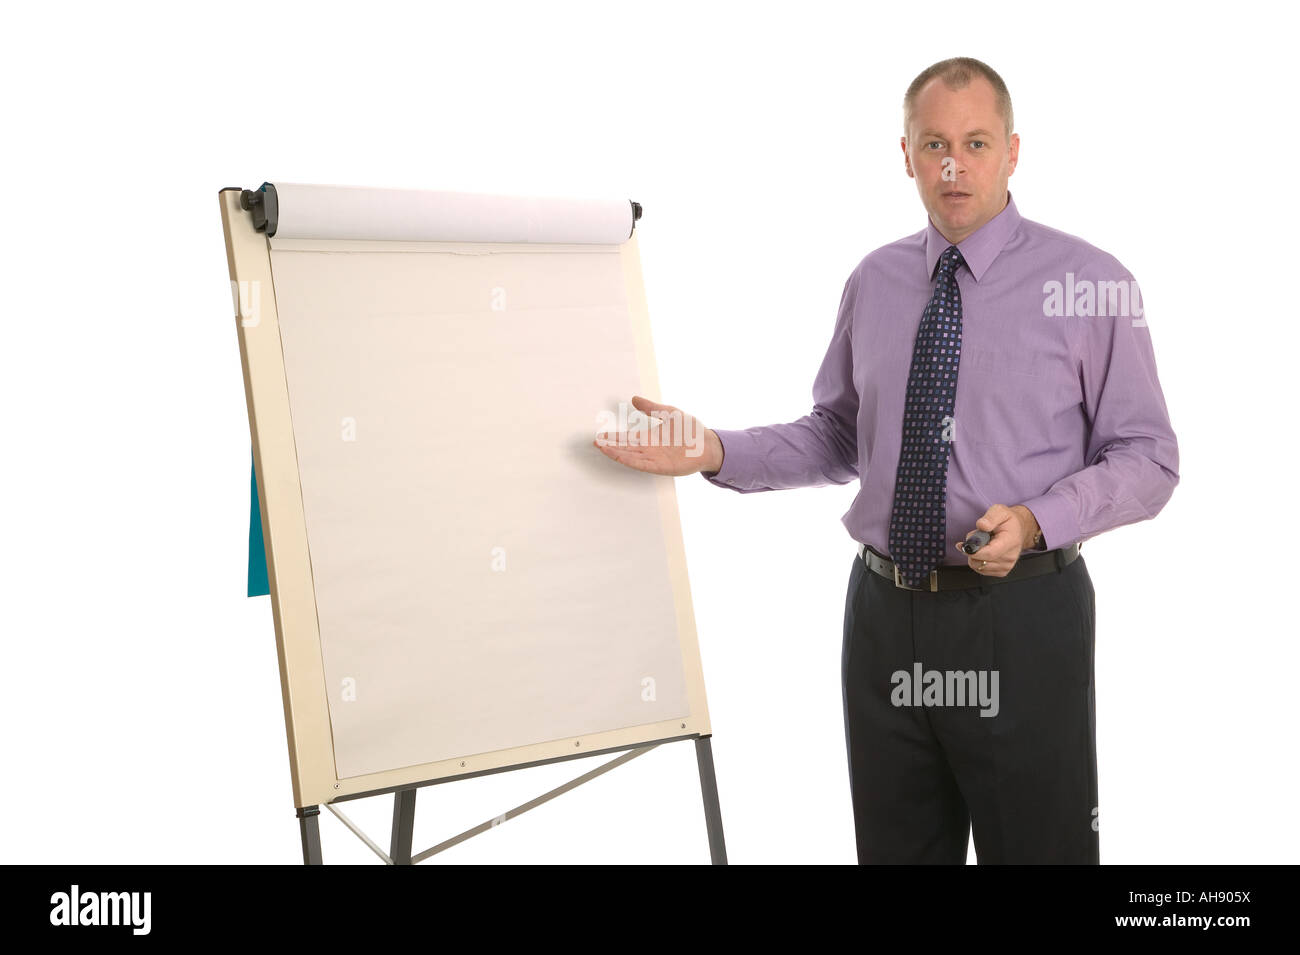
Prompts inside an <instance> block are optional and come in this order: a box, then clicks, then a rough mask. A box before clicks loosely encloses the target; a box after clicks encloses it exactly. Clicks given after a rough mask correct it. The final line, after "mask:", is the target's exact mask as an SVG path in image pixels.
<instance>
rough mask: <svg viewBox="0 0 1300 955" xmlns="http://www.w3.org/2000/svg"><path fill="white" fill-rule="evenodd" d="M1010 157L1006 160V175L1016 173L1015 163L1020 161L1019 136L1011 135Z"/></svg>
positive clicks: (1017, 134) (1016, 134)
mask: <svg viewBox="0 0 1300 955" xmlns="http://www.w3.org/2000/svg"><path fill="white" fill-rule="evenodd" d="M1010 152H1011V156H1010V158H1009V159H1008V160H1007V175H1008V176H1009V175H1011V174H1012V173H1013V172H1015V171H1016V163H1018V162H1019V161H1020V134H1019V133H1012V134H1011V150H1010Z"/></svg>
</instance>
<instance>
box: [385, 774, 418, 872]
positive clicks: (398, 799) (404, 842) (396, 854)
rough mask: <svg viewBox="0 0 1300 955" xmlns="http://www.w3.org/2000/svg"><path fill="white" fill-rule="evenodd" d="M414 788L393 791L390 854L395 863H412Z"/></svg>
mask: <svg viewBox="0 0 1300 955" xmlns="http://www.w3.org/2000/svg"><path fill="white" fill-rule="evenodd" d="M416 792H417V790H414V789H399V790H398V791H397V792H395V793H393V837H392V839H391V840H390V842H389V847H388V855H389V857H391V858H392V860H393V865H410V864H411V836H412V834H413V833H414V832H415V794H416Z"/></svg>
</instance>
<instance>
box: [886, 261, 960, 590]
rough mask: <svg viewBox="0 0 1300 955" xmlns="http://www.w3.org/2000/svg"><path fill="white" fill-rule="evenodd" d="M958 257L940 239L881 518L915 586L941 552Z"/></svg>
mask: <svg viewBox="0 0 1300 955" xmlns="http://www.w3.org/2000/svg"><path fill="white" fill-rule="evenodd" d="M963 261H964V260H963V259H962V257H961V253H960V252H958V251H957V247H956V246H955V245H950V246H948V248H947V249H946V250H945V251H944V253H943V255H942V256H940V258H939V277H938V280H937V281H936V282H935V285H934V295H932V296H931V297H930V304H929V305H927V306H926V307H925V311H924V312H923V313H922V314H921V326H920V328H918V329H917V332H916V345H915V346H914V347H913V349H912V370H911V372H910V373H909V375H908V378H907V403H906V405H905V406H904V411H903V445H902V448H901V449H900V451H899V457H898V475H897V477H896V478H895V482H894V510H893V513H892V514H891V516H890V520H889V556H890V557H892V558H893V560H894V563H895V564H896V565H897V566H898V576H899V577H900V578H901V579H902V582H903V583H904V584H906V585H907V586H908V587H919V586H921V585H922V583H923V582H924V581H925V579H926V578H927V577H928V576H929V574H930V571H931V570H933V569H934V568H935V567H937V566H938V565H939V562H940V561H941V560H942V559H943V555H944V553H945V541H944V536H945V531H944V527H945V524H946V517H945V507H944V497H945V495H946V493H947V490H948V452H949V450H950V448H951V440H950V439H951V437H952V432H951V429H949V431H948V434H947V435H945V433H944V431H945V425H947V424H949V423H950V422H951V415H952V408H953V404H954V402H955V401H956V398H957V365H958V363H959V362H960V360H961V291H960V290H959V289H958V288H957V277H956V271H957V266H958V265H960V264H961V263H962V262H963ZM945 418H948V421H947V422H945V420H944V419H945ZM945 438H947V440H946V439H945Z"/></svg>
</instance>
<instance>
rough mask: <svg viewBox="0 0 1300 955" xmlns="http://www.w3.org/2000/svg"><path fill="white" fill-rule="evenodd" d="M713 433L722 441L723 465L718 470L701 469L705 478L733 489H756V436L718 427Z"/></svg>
mask: <svg viewBox="0 0 1300 955" xmlns="http://www.w3.org/2000/svg"><path fill="white" fill-rule="evenodd" d="M713 433H714V434H716V435H717V436H718V440H719V441H720V442H722V467H721V468H720V469H719V470H717V471H701V472H700V474H702V475H703V476H704V480H706V481H708V482H709V483H710V484H716V485H717V486H718V487H725V488H729V489H731V490H733V491H751V490H754V488H753V487H752V483H753V474H754V467H753V462H754V459H755V451H754V447H753V441H754V436H753V435H751V434H746V433H745V432H744V431H720V430H718V429H717V428H714V429H713Z"/></svg>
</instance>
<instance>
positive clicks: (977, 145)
mask: <svg viewBox="0 0 1300 955" xmlns="http://www.w3.org/2000/svg"><path fill="white" fill-rule="evenodd" d="M971 145H972V146H974V147H975V148H976V149H982V148H984V146H986V145H987V143H985V142H984V140H982V139H977V140H975V141H974V142H972V143H971Z"/></svg>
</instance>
